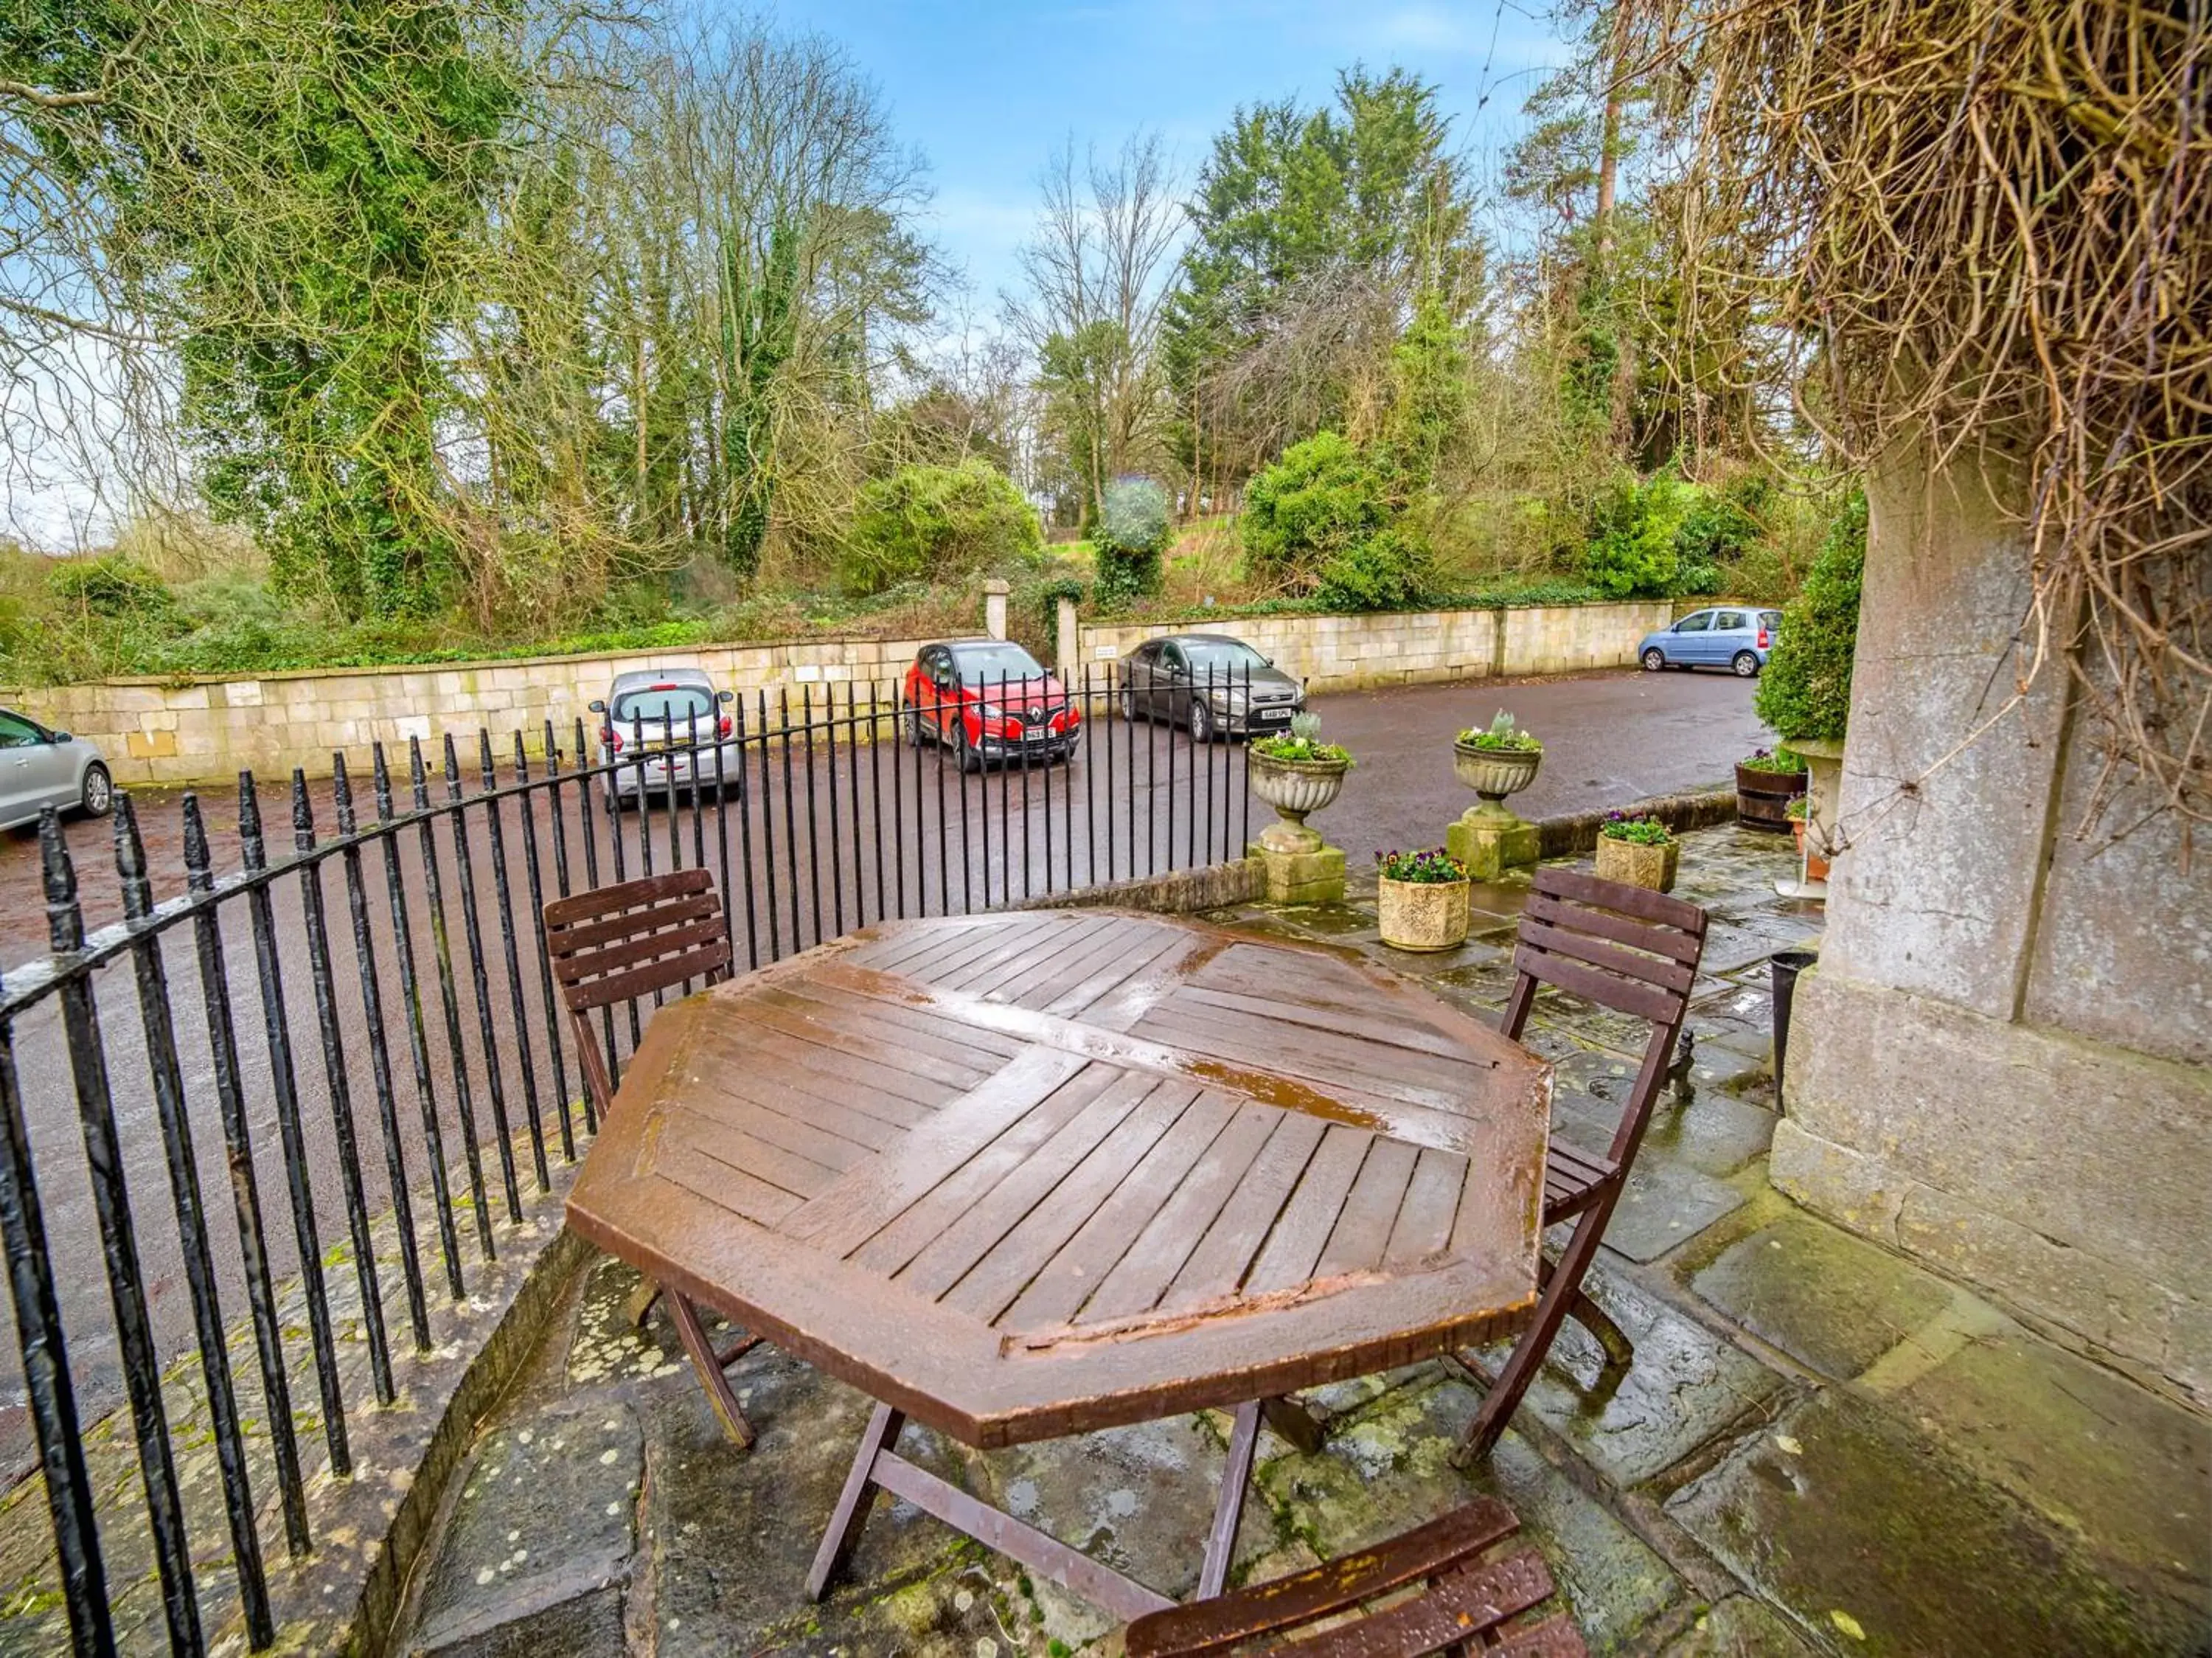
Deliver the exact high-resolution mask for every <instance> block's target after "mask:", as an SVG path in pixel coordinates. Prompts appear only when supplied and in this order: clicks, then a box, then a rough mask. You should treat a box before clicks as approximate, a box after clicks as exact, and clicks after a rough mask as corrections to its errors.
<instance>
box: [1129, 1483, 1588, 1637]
mask: <svg viewBox="0 0 2212 1658" xmlns="http://www.w3.org/2000/svg"><path fill="white" fill-rule="evenodd" d="M1520 1524H1521V1522H1520V1521H1518V1520H1517V1519H1516V1518H1515V1517H1514V1515H1513V1511H1512V1510H1511V1509H1509V1508H1507V1507H1506V1506H1505V1505H1504V1503H1500V1502H1499V1501H1498V1499H1497V1498H1496V1497H1492V1496H1486V1497H1480V1498H1478V1499H1476V1500H1475V1501H1474V1502H1473V1503H1469V1504H1468V1506H1467V1507H1465V1508H1463V1509H1454V1510H1453V1511H1452V1512H1451V1513H1449V1514H1448V1515H1444V1516H1443V1518H1441V1519H1438V1520H1432V1521H1430V1522H1429V1523H1428V1524H1427V1525H1425V1526H1423V1527H1419V1528H1418V1529H1416V1530H1413V1531H1410V1532H1407V1533H1405V1534H1404V1535H1403V1536H1401V1537H1397V1538H1394V1539H1391V1540H1390V1541H1389V1542H1388V1543H1385V1544H1383V1545H1381V1546H1380V1547H1379V1548H1373V1549H1363V1550H1361V1551H1358V1552H1357V1553H1354V1554H1348V1555H1345V1556H1342V1557H1340V1558H1338V1559H1335V1560H1332V1561H1329V1562H1328V1563H1327V1564H1323V1565H1319V1566H1316V1567H1314V1568H1313V1569H1312V1570H1310V1571H1302V1572H1298V1573H1296V1574H1294V1575H1292V1576H1289V1577H1279V1578H1276V1579H1274V1580H1273V1582H1266V1583H1255V1584H1253V1585H1252V1586H1251V1587H1249V1588H1242V1589H1238V1590H1237V1592H1236V1593H1234V1594H1225V1595H1221V1596H1218V1598H1216V1599H1213V1600H1193V1601H1190V1602H1188V1604H1186V1605H1183V1606H1170V1607H1169V1608H1168V1609H1167V1610H1166V1611H1164V1612H1151V1613H1148V1614H1147V1615H1146V1616H1145V1617H1142V1618H1138V1619H1137V1620H1136V1622H1134V1623H1133V1624H1130V1625H1129V1630H1128V1635H1127V1655H1128V1658H1197V1655H1200V1654H1205V1653H1229V1652H1234V1651H1237V1650H1239V1649H1245V1650H1250V1651H1253V1652H1264V1653H1267V1654H1269V1655H1284V1658H1427V1655H1430V1654H1432V1653H1450V1654H1455V1655H1464V1654H1469V1653H1486V1654H1498V1655H1509V1658H1581V1655H1583V1653H1585V1652H1586V1651H1587V1649H1586V1648H1584V1646H1583V1638H1582V1637H1581V1635H1579V1634H1578V1633H1577V1631H1576V1630H1575V1626H1574V1624H1572V1622H1571V1621H1570V1620H1569V1618H1568V1617H1567V1615H1566V1614H1565V1612H1558V1613H1555V1614H1553V1616H1552V1617H1550V1618H1545V1619H1543V1620H1542V1621H1541V1623H1535V1624H1524V1625H1522V1626H1521V1627H1519V1628H1516V1629H1510V1630H1508V1629H1504V1628H1501V1627H1500V1626H1501V1625H1502V1624H1504V1623H1505V1622H1506V1620H1508V1619H1509V1618H1514V1617H1516V1616H1518V1615H1519V1614H1520V1613H1522V1612H1527V1611H1528V1610H1529V1609H1530V1608H1531V1607H1534V1606H1541V1604H1542V1603H1543V1602H1544V1601H1545V1600H1547V1599H1548V1598H1549V1597H1550V1595H1551V1594H1552V1587H1553V1586H1552V1574H1551V1573H1550V1571H1549V1570H1547V1569H1546V1567H1545V1565H1544V1562H1543V1558H1542V1557H1541V1556H1540V1555H1538V1554H1537V1553H1536V1552H1535V1551H1534V1550H1533V1549H1524V1550H1522V1551H1521V1552H1519V1553H1517V1554H1510V1555H1504V1556H1502V1557H1500V1556H1499V1555H1498V1554H1497V1552H1496V1545H1498V1544H1501V1543H1503V1542H1504V1540H1505V1539H1507V1538H1509V1537H1510V1536H1511V1535H1512V1534H1513V1533H1515V1532H1516V1530H1518V1529H1519V1528H1520ZM1486 1554H1488V1555H1489V1556H1490V1557H1489V1558H1485V1556H1486ZM1409 1585H1418V1586H1419V1588H1418V1592H1417V1593H1415V1594H1413V1595H1411V1596H1410V1597H1405V1598H1401V1599H1398V1600H1394V1602H1393V1603H1392V1604H1391V1605H1389V1606H1384V1607H1382V1608H1379V1609H1377V1610H1376V1611H1373V1612H1368V1613H1367V1614H1366V1615H1365V1616H1364V1617H1359V1618H1350V1617H1348V1614H1350V1613H1352V1612H1355V1611H1357V1610H1358V1609H1360V1608H1362V1607H1363V1606H1365V1604H1366V1603H1367V1602H1369V1601H1371V1600H1378V1599H1380V1598H1381V1597H1383V1596H1384V1595H1389V1594H1394V1592H1395V1591H1398V1590H1402V1589H1404V1588H1407V1587H1408V1586H1409ZM1334 1618H1346V1621H1345V1622H1343V1623H1340V1624H1337V1625H1336V1626H1335V1627H1334V1628H1330V1629H1324V1630H1317V1631H1316V1630H1315V1628H1314V1626H1315V1625H1316V1624H1322V1623H1323V1622H1325V1621H1328V1620H1330V1619H1334ZM1301 1631H1314V1632H1312V1633H1310V1634H1301ZM1276 1637H1281V1638H1276ZM1261 1642H1267V1643H1268V1644H1267V1645H1265V1646H1259V1645H1256V1644H1255V1643H1261Z"/></svg>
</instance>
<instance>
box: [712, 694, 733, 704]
mask: <svg viewBox="0 0 2212 1658" xmlns="http://www.w3.org/2000/svg"><path fill="white" fill-rule="evenodd" d="M737 699H738V693H737V692H734V691H718V692H715V693H714V700H715V701H716V702H718V703H733V702H735V701H737Z"/></svg>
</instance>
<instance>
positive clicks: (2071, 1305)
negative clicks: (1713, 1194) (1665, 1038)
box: [1772, 464, 2212, 1403]
mask: <svg viewBox="0 0 2212 1658" xmlns="http://www.w3.org/2000/svg"><path fill="white" fill-rule="evenodd" d="M1995 476H1996V479H1997V483H1996V487H1997V488H1999V489H2006V490H2017V489H2018V488H2019V487H2020V486H2019V484H2018V481H2017V479H2016V478H2008V477H2007V476H2006V475H2005V474H2003V473H2002V472H1996V473H1995ZM1923 480H1924V474H1923ZM1923 480H1916V479H1912V478H1911V477H1910V476H1909V473H1908V471H1907V468H1906V466H1905V465H1902V464H1901V465H1900V466H1898V467H1897V468H1896V469H1894V470H1892V471H1889V472H1884V473H1881V474H1879V475H1877V476H1876V477H1875V479H1873V480H1872V481H1871V483H1870V485H1869V491H1868V496H1869V504H1870V506H1871V508H1872V533H1871V535H1870V538H1869V555H1868V561H1867V576H1866V589H1865V600H1864V605H1863V612H1862V616H1861V621H1860V628H1859V642H1858V656H1857V671H1856V674H1855V677H1854V681H1853V686H1852V702H1851V717H1850V734H1849V738H1848V741H1847V743H1846V746H1845V751H1844V776H1843V789H1842V798H1841V802H1840V813H1839V816H1840V828H1841V831H1842V833H1843V836H1844V840H1845V843H1846V846H1847V850H1845V851H1844V853H1843V854H1842V855H1841V856H1839V857H1838V859H1837V860H1836V863H1835V869H1834V873H1833V875H1832V877H1831V879H1830V897H1829V902H1828V930H1827V936H1826V942H1825V945H1824V948H1823V950H1822V953H1821V960H1820V967H1819V969H1818V971H1817V972H1814V973H1812V974H1811V975H1809V976H1808V978H1805V979H1803V980H1802V981H1801V982H1800V985H1799V988H1798V992H1797V1001H1796V1022H1795V1023H1794V1024H1793V1026H1792V1027H1791V1040H1790V1076H1788V1077H1787V1078H1786V1079H1785V1097H1786V1112H1787V1115H1786V1119H1785V1120H1784V1123H1783V1124H1782V1125H1781V1126H1780V1128H1779V1130H1778V1132H1777V1133H1776V1136H1775V1139H1774V1152H1773V1163H1772V1173H1773V1176H1774V1179H1775V1180H1776V1183H1777V1184H1778V1185H1779V1186H1782V1187H1783V1188H1784V1190H1785V1191H1788V1192H1791V1193H1792V1194H1793V1195H1795V1196H1796V1197H1798V1198H1801V1199H1802V1200H1803V1201H1805V1202H1806V1203H1808V1204H1811V1205H1812V1206H1813V1207H1814V1208H1816V1209H1819V1210H1822V1211H1824V1212H1825V1213H1826V1214H1828V1215H1830V1216H1832V1217H1834V1218H1836V1219H1838V1220H1840V1221H1842V1222H1844V1223H1845V1224H1847V1225H1850V1226H1852V1227H1854V1228H1857V1229H1859V1230H1861V1231H1863V1232H1866V1233H1869V1234H1872V1235H1874V1236H1875V1237H1878V1238H1880V1239H1881V1240H1884V1241H1885V1242H1887V1243H1889V1244H1891V1245H1893V1247H1897V1248H1899V1249H1901V1250H1904V1251H1906V1252H1908V1253H1913V1254H1917V1255H1921V1256H1923V1257H1925V1258H1927V1259H1929V1260H1931V1261H1933V1262H1935V1263H1936V1264H1937V1265H1942V1266H1943V1267H1946V1268H1948V1269H1949V1270H1952V1271H1956V1272H1958V1273H1960V1275H1962V1276H1964V1277H1968V1278H1971V1279H1972V1280H1974V1281H1975V1282H1977V1283H1981V1284H1984V1285H1985V1286H1987V1287H1989V1288H1990V1289H1995V1290H1996V1291H1997V1292H1999V1293H2000V1294H2002V1295H2004V1296H2006V1297H2007V1298H2008V1299H2009V1300H2010V1301H2012V1302H2013V1304H2014V1305H2015V1307H2016V1308H2019V1309H2021V1311H2023V1312H2026V1313H2028V1314H2032V1315H2034V1316H2036V1317H2038V1318H2039V1319H2042V1320H2047V1321H2049V1322H2050V1323H2051V1324H2055V1325H2057V1326H2063V1327H2064V1328H2066V1329H2068V1330H2070V1331H2072V1332H2075V1334H2076V1335H2078V1336H2079V1337H2081V1338H2084V1339H2085V1340H2087V1342H2089V1343H2091V1344H2093V1345H2095V1346H2096V1347H2098V1348H2100V1349H2102V1350H2104V1351H2106V1353H2108V1354H2110V1355H2112V1356H2114V1357H2116V1358H2118V1359H2119V1360H2121V1361H2123V1362H2126V1363H2127V1364H2129V1365H2130V1366H2132V1367H2133V1368H2136V1369H2137V1370H2138V1371H2139V1372H2141V1373H2142V1374H2144V1375H2147V1376H2152V1377H2155V1378H2158V1379H2160V1380H2161V1381H2164V1382H2165V1383H2166V1384H2167V1385H2168V1386H2170V1387H2176V1388H2178V1389H2179V1390H2181V1391H2183V1392H2185V1393H2190V1394H2192V1395H2194V1396H2195V1398H2196V1399H2197V1400H2198V1401H2199V1402H2200V1403H2212V1252H2208V1251H2207V1249H2206V1247H2205V1241H2206V1235H2207V1234H2206V1216H2207V1212H2208V1211H2207V1196H2206V1194H2207V1193H2212V1069H2209V1068H2208V1067H2212V881H2208V880H2207V879H2206V877H2205V874H2204V869H2203V863H2202V859H2201V853H2200V856H2199V861H2198V862H2197V864H2196V866H2195V868H2194V869H2191V867H2190V865H2189V864H2188V863H2185V861H2184V860H2185V850H2184V848H2183V847H2182V845H2181V844H2180V838H2179V831H2178V828H2177V826H2175V825H2174V823H2173V822H2172V819H2171V818H2170V817H2166V818H2162V819H2160V818H2153V819H2151V820H2149V821H2148V822H2141V823H2139V822H2138V820H2141V819H2142V818H2143V817H2144V816H2145V806H2146V804H2147V803H2146V802H2142V801H2141V800H2137V799H2134V798H2131V797H2130V794H2129V792H2128V791H2127V790H2126V789H2122V790H2121V791H2120V793H2119V794H2118V795H2117V796H2116V797H2114V798H2112V800H2110V801H2109V802H2107V803H2106V807H2105V809H2104V811H2103V813H2102V814H2101V816H2100V818H2099V820H2097V822H2096V823H2095V824H2093V825H2088V826H2086V827H2087V832H2086V833H2085V832H2084V829H2085V824H2084V818H2085V816H2086V815H2087V809H2088V807H2089V804H2090V795H2091V793H2092V791H2093V789H2094V788H2095V786H2096V783H2097V779H2098V777H2099V776H2100V772H2101V771H2102V765H2101V760H2100V756H2099V755H2098V754H2097V753H2095V752H2094V745H2093V734H2092V733H2091V732H2090V731H2088V730H2087V728H2086V725H2087V722H2086V721H2085V720H2084V719H2083V717H2082V716H2081V710H2080V709H2079V707H2078V705H2077V701H2076V698H2075V697H2074V696H2073V695H2072V694H2071V693H2070V692H2069V686H2068V681H2067V676H2066V674H2064V672H2063V670H2062V669H2060V668H2058V667H2055V666H2054V667H2052V668H2051V670H2050V671H2048V672H2046V673H2045V674H2043V675H2041V676H2039V678H2038V680H2036V682H2035V685H2034V687H2033V690H2032V692H2031V693H2030V694H2029V695H2028V697H2027V698H2026V699H2025V700H2017V699H2015V696H2014V687H2015V683H2016V679H2017V670H2018V669H2019V668H2020V667H2021V663H2020V661H2018V660H2017V657H2016V651H2017V649H2018V647H2017V646H2016V644H2015V635H2016V634H2017V632H2018V631H2019V630H2020V626H2021V618H2022V616H2023V615H2024V614H2025V612H2026V607H2027V599H2028V595H2029V586H2028V574H2027V570H2028V550H2027V546H2025V544H2024V542H2023V540H2022V538H2021V533H2020V531H2019V529H2018V527H2016V526H2015V525H2014V524H2012V523H2009V522H2008V521H2006V519H2005V517H2004V515H2002V514H2001V513H2000V512H1999V510H1998V509H1997V508H1996V504H1995V503H1994V501H1993V499H1992V497H1991V496H1990V492H1989V488H1988V486H1986V485H1985V484H1984V474H1983V473H1982V472H1979V471H1974V472H1961V473H1959V474H1954V475H1952V476H1950V477H1947V478H1943V479H1938V480H1936V483H1935V484H1934V485H1932V486H1929V485H1927V484H1926V483H1925V482H1924V481H1923ZM2060 621H2061V622H2063V619H2060ZM2053 632H2054V636H2056V637H2063V632H2064V630H2063V627H2058V628H2054V630H2053ZM1977 731H1979V732H1980V734H1981V735H1979V737H1978V740H1976V741H1972V743H1969V744H1967V745H1966V747H1963V748H1961V747H1960V744H1961V743H1962V742H1963V741H1964V740H1965V739H1966V738H1967V737H1968V735H1970V734H1972V733H1974V732H1977ZM1939 762H1940V763H1939ZM1906 784H1909V785H1910V787H1904V786H1903V785H1906ZM2126 825H2135V827H2134V828H2133V829H2132V830H2131V832H2130V833H2128V834H2127V835H2125V836H2124V838H2119V839H2118V840H2114V839H2112V838H2111V835H2110V831H2111V830H2112V828H2114V827H2115V826H2126Z"/></svg>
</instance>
